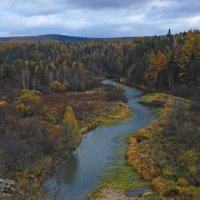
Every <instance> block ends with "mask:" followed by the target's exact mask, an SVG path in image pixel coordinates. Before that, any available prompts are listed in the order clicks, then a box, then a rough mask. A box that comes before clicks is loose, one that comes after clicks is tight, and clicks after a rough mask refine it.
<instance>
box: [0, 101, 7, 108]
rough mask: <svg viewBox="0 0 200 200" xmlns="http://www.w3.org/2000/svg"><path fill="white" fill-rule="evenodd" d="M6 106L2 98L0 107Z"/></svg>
mask: <svg viewBox="0 0 200 200" xmlns="http://www.w3.org/2000/svg"><path fill="white" fill-rule="evenodd" d="M6 106H7V102H6V101H4V100H1V101H0V108H4V107H6Z"/></svg>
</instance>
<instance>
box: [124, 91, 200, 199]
mask: <svg viewBox="0 0 200 200" xmlns="http://www.w3.org/2000/svg"><path fill="white" fill-rule="evenodd" d="M142 103H144V104H147V105H151V106H155V107H159V109H160V110H161V113H160V114H161V115H160V117H159V118H158V119H157V120H155V121H154V122H153V123H151V124H150V125H149V126H148V127H146V128H144V129H141V130H139V131H138V132H136V133H134V134H133V135H132V136H131V137H130V141H129V145H128V150H127V159H128V163H129V165H130V166H132V167H133V168H134V170H136V171H137V172H138V173H139V174H140V175H141V177H142V178H143V180H145V181H147V182H149V183H150V184H151V186H152V187H153V188H154V190H155V191H156V192H158V193H159V197H160V199H169V198H170V199H191V200H192V199H194V200H197V199H200V187H199V185H200V176H199V174H200V167H199V164H198V163H199V161H200V154H199V153H200V144H199V142H198V141H199V137H200V131H199V127H200V124H199V122H200V113H199V111H200V106H199V103H198V102H191V101H189V100H186V99H182V98H178V97H174V96H171V95H167V94H164V93H156V94H148V95H145V96H144V97H143V98H142Z"/></svg>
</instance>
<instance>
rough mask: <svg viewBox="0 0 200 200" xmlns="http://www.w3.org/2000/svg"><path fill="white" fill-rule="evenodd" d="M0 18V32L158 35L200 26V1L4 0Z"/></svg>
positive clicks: (24, 33)
mask: <svg viewBox="0 0 200 200" xmlns="http://www.w3.org/2000/svg"><path fill="white" fill-rule="evenodd" d="M195 17H196V18H195ZM198 17H199V18H198ZM194 18H195V20H193V21H192V23H188V22H189V20H190V19H191V20H192V19H194ZM0 20H1V23H0V36H1V35H3V36H5V35H6V34H7V35H36V34H47V33H58V34H67V35H77V36H89V37H114V36H135V35H154V34H157V35H158V34H165V33H166V32H167V30H168V28H169V27H171V28H173V32H179V31H184V30H188V29H190V28H200V1H199V0H31V1H28V0H0Z"/></svg>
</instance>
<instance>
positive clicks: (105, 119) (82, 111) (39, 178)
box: [1, 88, 131, 199]
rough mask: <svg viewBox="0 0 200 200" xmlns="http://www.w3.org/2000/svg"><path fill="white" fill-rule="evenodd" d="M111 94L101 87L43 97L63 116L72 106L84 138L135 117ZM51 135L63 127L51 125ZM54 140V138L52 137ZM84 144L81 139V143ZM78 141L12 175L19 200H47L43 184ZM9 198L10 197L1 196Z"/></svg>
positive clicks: (46, 102) (47, 103)
mask: <svg viewBox="0 0 200 200" xmlns="http://www.w3.org/2000/svg"><path fill="white" fill-rule="evenodd" d="M106 94H107V91H106V90H105V89H103V88H98V89H95V90H93V91H89V92H79V93H78V92H74V93H65V94H49V95H47V96H42V98H43V102H44V104H45V106H47V107H51V109H55V110H56V111H57V113H59V114H60V116H57V117H58V118H61V117H62V113H63V109H64V108H65V107H66V106H67V105H70V106H71V107H72V108H73V109H74V112H75V114H76V116H77V119H78V123H79V133H80V134H81V135H82V134H84V133H86V132H87V131H89V130H92V129H94V128H95V127H97V126H100V125H104V124H108V123H116V122H117V121H118V120H122V119H126V118H128V117H130V116H131V111H130V109H129V107H128V105H127V104H125V103H123V102H121V101H120V100H119V101H108V100H107V98H106ZM48 129H49V130H50V132H49V134H50V135H51V136H54V137H55V135H56V134H59V133H58V132H57V131H58V130H59V125H57V124H55V125H54V124H49V128H48ZM52 138H53V137H52ZM79 141H80V140H79ZM78 144H79V142H77V143H76V144H75V145H74V146H73V148H70V149H68V150H66V151H65V152H62V153H61V152H60V153H59V154H50V155H44V156H41V157H40V159H37V160H36V161H34V162H33V163H31V164H30V165H26V166H24V167H23V168H20V169H19V170H16V171H13V172H12V173H9V178H10V179H12V180H15V181H16V183H17V185H16V191H15V193H13V198H15V199H47V197H46V195H45V194H44V191H43V189H42V183H43V181H44V180H45V179H46V177H47V175H48V173H49V172H50V170H51V169H52V168H54V167H55V166H56V165H57V164H58V163H59V162H60V161H61V160H62V159H63V158H64V157H66V156H67V155H68V154H69V153H70V151H71V150H73V149H75V148H76V146H78ZM1 198H4V199H9V198H10V196H7V197H6V195H4V197H1Z"/></svg>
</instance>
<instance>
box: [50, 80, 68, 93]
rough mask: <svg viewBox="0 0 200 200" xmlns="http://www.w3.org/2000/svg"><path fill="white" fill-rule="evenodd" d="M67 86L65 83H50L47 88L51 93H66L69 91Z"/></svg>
mask: <svg viewBox="0 0 200 200" xmlns="http://www.w3.org/2000/svg"><path fill="white" fill-rule="evenodd" d="M69 87H70V86H69V84H68V83H67V82H65V83H61V82H59V81H53V82H52V83H50V85H49V88H50V89H51V90H52V91H53V92H66V91H67V90H68V89H69Z"/></svg>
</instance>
